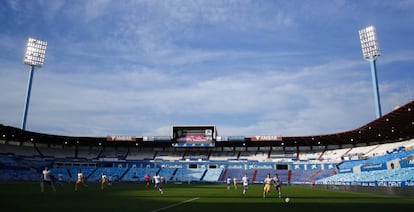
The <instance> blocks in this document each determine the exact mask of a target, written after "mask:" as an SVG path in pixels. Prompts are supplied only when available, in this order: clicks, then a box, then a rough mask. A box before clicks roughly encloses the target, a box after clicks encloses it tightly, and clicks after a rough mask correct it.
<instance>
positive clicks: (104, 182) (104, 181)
mask: <svg viewBox="0 0 414 212" xmlns="http://www.w3.org/2000/svg"><path fill="white" fill-rule="evenodd" d="M107 184H108V177H107V176H106V174H105V173H104V172H102V175H101V190H104V189H105V187H106V185H107Z"/></svg>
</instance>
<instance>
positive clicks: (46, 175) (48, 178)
mask: <svg viewBox="0 0 414 212" xmlns="http://www.w3.org/2000/svg"><path fill="white" fill-rule="evenodd" d="M44 183H46V184H49V185H50V186H51V187H52V189H53V191H56V188H55V185H54V184H53V181H52V173H51V172H50V170H49V168H48V167H45V169H44V170H43V171H42V174H41V177H40V191H41V192H44Z"/></svg>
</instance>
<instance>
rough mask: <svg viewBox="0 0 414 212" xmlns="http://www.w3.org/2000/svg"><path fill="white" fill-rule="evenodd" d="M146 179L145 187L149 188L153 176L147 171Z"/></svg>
mask: <svg viewBox="0 0 414 212" xmlns="http://www.w3.org/2000/svg"><path fill="white" fill-rule="evenodd" d="M144 180H145V188H146V189H148V188H149V186H150V182H151V176H150V175H149V174H148V173H145V176H144Z"/></svg>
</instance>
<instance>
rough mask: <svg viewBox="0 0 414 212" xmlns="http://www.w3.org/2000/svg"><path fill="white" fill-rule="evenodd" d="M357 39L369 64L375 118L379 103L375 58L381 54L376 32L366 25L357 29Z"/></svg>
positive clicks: (379, 106) (377, 116) (372, 27)
mask: <svg viewBox="0 0 414 212" xmlns="http://www.w3.org/2000/svg"><path fill="white" fill-rule="evenodd" d="M359 39H360V41H361V48H362V54H363V56H364V59H366V60H368V61H369V63H370V66H371V76H372V88H373V91H374V100H375V112H376V118H380V117H381V116H382V114H381V103H380V95H379V89H378V79H377V67H376V62H375V61H376V59H377V58H378V57H379V56H380V55H381V52H380V48H379V45H378V40H377V32H376V30H375V27H374V26H368V27H366V28H364V29H361V30H359Z"/></svg>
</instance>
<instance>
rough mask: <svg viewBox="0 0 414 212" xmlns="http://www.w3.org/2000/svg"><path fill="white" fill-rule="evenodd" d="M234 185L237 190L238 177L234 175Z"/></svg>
mask: <svg viewBox="0 0 414 212" xmlns="http://www.w3.org/2000/svg"><path fill="white" fill-rule="evenodd" d="M233 186H234V189H236V190H237V177H233Z"/></svg>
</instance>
